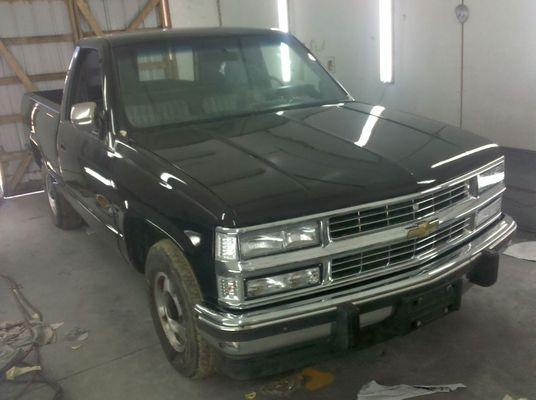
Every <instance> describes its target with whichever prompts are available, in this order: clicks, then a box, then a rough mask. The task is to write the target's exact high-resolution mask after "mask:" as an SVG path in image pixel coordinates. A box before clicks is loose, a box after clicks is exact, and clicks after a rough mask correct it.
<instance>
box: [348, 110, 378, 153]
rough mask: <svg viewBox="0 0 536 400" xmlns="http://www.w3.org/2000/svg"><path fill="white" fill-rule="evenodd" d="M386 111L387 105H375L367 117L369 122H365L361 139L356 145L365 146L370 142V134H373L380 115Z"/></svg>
mask: <svg viewBox="0 0 536 400" xmlns="http://www.w3.org/2000/svg"><path fill="white" fill-rule="evenodd" d="M384 111H385V107H382V106H374V107H372V109H371V110H370V115H369V117H368V118H367V122H365V125H364V126H363V129H362V130H361V135H360V136H359V139H358V140H357V142H355V145H356V146H359V147H364V146H366V144H367V143H368V141H369V139H370V136H371V135H372V130H373V129H374V127H375V126H376V123H377V122H378V119H379V117H381V115H382V113H383V112H384Z"/></svg>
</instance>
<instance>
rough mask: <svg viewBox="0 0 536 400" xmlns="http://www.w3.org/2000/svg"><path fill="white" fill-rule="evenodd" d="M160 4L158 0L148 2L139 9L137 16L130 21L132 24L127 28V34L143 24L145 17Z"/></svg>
mask: <svg viewBox="0 0 536 400" xmlns="http://www.w3.org/2000/svg"><path fill="white" fill-rule="evenodd" d="M158 3H160V0H149V1H148V2H147V3H146V4H145V6H144V7H143V8H142V9H141V11H140V12H139V14H138V15H136V17H135V18H134V19H133V20H132V22H131V23H130V24H129V25H128V27H127V32H132V31H134V30H136V28H137V27H138V26H140V24H141V23H142V22H143V20H144V19H145V18H147V15H149V13H150V12H151V11H152V10H153V9H154V8H155V7H156V5H157V4H158Z"/></svg>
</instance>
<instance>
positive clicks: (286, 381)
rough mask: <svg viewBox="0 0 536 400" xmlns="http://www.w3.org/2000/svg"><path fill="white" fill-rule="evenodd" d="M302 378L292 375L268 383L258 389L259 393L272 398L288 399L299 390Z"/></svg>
mask: <svg viewBox="0 0 536 400" xmlns="http://www.w3.org/2000/svg"><path fill="white" fill-rule="evenodd" d="M302 382H303V376H302V375H301V374H293V375H289V376H286V377H284V378H280V379H277V380H275V381H273V382H270V383H268V384H266V385H264V386H263V387H261V388H260V389H259V393H261V394H263V395H268V396H274V397H290V395H291V394H292V393H294V392H295V391H296V390H298V389H299V388H301V386H302Z"/></svg>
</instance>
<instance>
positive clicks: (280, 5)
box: [277, 0, 288, 32]
mask: <svg viewBox="0 0 536 400" xmlns="http://www.w3.org/2000/svg"><path fill="white" fill-rule="evenodd" d="M277 19H278V26H279V30H280V31H283V32H288V1H287V0H277Z"/></svg>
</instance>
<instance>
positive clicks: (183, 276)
mask: <svg viewBox="0 0 536 400" xmlns="http://www.w3.org/2000/svg"><path fill="white" fill-rule="evenodd" d="M145 275H146V278H147V280H148V282H149V301H150V307H151V316H152V318H153V323H154V326H155V329H156V332H157V334H158V337H159V339H160V343H161V345H162V349H163V350H164V353H165V355H166V357H167V359H168V360H169V362H170V363H171V364H172V365H173V366H174V367H175V369H177V370H178V371H179V372H180V373H181V374H182V375H184V376H186V377H189V378H204V377H206V376H208V375H210V374H211V373H212V372H213V370H214V367H213V365H214V354H213V350H212V349H211V348H210V346H209V345H208V344H207V343H206V342H205V341H204V340H203V338H201V336H200V334H199V331H198V329H197V321H196V318H195V315H194V307H195V305H196V304H197V303H200V302H202V300H203V296H202V294H201V289H200V288H199V284H198V283H197V279H196V278H195V275H194V273H193V271H192V268H191V266H190V264H189V262H188V260H186V258H185V257H184V255H183V254H182V252H181V251H180V250H179V249H178V248H177V246H175V245H174V244H173V243H172V242H171V241H170V240H168V239H164V240H161V241H159V242H158V243H156V244H154V245H153V246H152V247H151V248H150V249H149V253H148V255H147V260H146V264H145Z"/></svg>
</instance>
